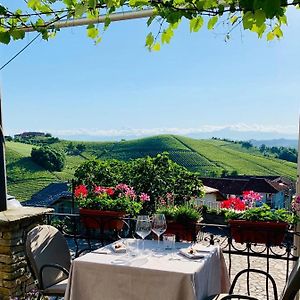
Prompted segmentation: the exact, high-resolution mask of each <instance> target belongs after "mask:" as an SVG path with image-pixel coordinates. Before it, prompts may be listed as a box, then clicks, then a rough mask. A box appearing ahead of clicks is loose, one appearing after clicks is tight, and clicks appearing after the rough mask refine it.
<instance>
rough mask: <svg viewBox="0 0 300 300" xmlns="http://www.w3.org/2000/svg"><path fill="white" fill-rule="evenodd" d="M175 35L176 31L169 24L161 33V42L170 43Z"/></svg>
mask: <svg viewBox="0 0 300 300" xmlns="http://www.w3.org/2000/svg"><path fill="white" fill-rule="evenodd" d="M173 35H174V31H173V30H172V28H171V27H170V26H169V28H167V29H165V30H164V31H163V33H162V35H161V42H162V43H163V44H165V43H167V44H169V43H170V41H171V39H172V37H173Z"/></svg>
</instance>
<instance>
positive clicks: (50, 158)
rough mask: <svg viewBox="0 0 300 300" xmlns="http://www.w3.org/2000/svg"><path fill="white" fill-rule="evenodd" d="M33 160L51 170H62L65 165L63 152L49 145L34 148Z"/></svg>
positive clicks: (32, 152)
mask: <svg viewBox="0 0 300 300" xmlns="http://www.w3.org/2000/svg"><path fill="white" fill-rule="evenodd" d="M31 158H32V160H33V161H34V162H35V163H37V164H38V165H40V166H41V167H43V168H45V169H46V170H49V171H61V170H62V169H63V168H64V165H65V155H64V153H63V152H61V151H59V150H57V149H53V148H50V147H48V146H45V147H40V148H32V150H31Z"/></svg>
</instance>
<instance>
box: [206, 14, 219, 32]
mask: <svg viewBox="0 0 300 300" xmlns="http://www.w3.org/2000/svg"><path fill="white" fill-rule="evenodd" d="M218 19H219V18H218V17H217V16H213V17H212V18H210V19H209V21H208V23H207V29H208V30H211V29H214V27H215V25H216V23H217V22H218Z"/></svg>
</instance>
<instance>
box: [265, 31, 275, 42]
mask: <svg viewBox="0 0 300 300" xmlns="http://www.w3.org/2000/svg"><path fill="white" fill-rule="evenodd" d="M274 38H275V34H274V32H273V31H270V32H268V34H267V41H272V40H274Z"/></svg>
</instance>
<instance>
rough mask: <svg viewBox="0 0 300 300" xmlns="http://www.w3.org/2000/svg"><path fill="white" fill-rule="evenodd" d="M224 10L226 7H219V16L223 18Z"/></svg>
mask: <svg viewBox="0 0 300 300" xmlns="http://www.w3.org/2000/svg"><path fill="white" fill-rule="evenodd" d="M224 9H225V7H224V5H222V4H220V5H219V16H222V15H223V13H224Z"/></svg>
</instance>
